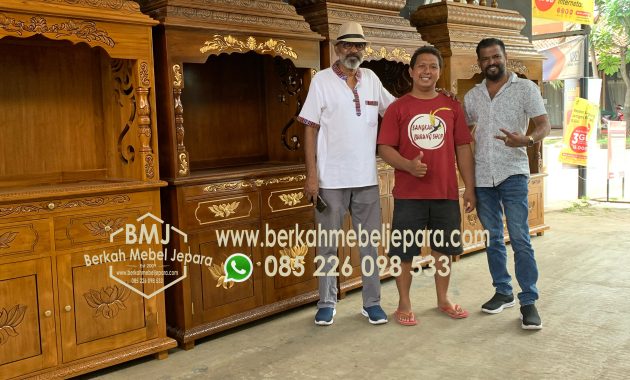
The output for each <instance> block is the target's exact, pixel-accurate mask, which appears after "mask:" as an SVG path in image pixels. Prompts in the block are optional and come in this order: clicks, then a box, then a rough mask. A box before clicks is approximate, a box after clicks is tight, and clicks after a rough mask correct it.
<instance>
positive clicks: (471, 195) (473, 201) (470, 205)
mask: <svg viewBox="0 0 630 380" xmlns="http://www.w3.org/2000/svg"><path fill="white" fill-rule="evenodd" d="M476 206H477V197H476V196H475V189H474V188H472V189H471V188H468V187H467V188H466V190H464V211H466V213H469V212H472V211H473V210H474V209H475V207H476Z"/></svg>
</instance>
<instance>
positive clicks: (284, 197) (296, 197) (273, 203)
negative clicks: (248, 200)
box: [262, 187, 313, 217]
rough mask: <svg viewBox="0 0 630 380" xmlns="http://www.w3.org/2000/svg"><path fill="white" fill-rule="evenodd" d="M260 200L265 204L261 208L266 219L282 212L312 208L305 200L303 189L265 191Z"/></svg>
mask: <svg viewBox="0 0 630 380" xmlns="http://www.w3.org/2000/svg"><path fill="white" fill-rule="evenodd" d="M262 199H263V200H264V201H265V202H266V203H265V204H264V206H263V215H264V216H266V217H269V216H274V215H277V214H278V213H280V212H283V211H291V212H295V211H296V210H300V209H304V210H306V209H308V208H312V207H313V205H312V204H311V203H310V202H309V201H308V200H307V199H306V196H305V195H304V188H303V187H291V188H289V189H282V190H266V191H263V193H262Z"/></svg>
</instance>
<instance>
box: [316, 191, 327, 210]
mask: <svg viewBox="0 0 630 380" xmlns="http://www.w3.org/2000/svg"><path fill="white" fill-rule="evenodd" d="M326 207H328V205H327V204H326V202H324V200H323V199H322V197H321V196H320V195H319V194H318V195H317V203H315V208H316V209H317V211H319V212H324V210H326Z"/></svg>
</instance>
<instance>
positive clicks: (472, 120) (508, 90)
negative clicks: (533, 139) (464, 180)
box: [464, 73, 547, 187]
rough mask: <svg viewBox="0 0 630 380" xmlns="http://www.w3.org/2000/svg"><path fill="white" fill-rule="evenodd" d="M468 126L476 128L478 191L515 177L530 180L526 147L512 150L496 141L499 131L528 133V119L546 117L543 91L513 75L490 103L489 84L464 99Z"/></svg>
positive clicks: (472, 91) (480, 86)
mask: <svg viewBox="0 0 630 380" xmlns="http://www.w3.org/2000/svg"><path fill="white" fill-rule="evenodd" d="M464 108H465V111H466V121H467V122H468V125H475V126H476V128H475V133H474V140H475V182H476V186H477V187H493V186H497V185H499V184H500V183H501V182H503V181H505V180H506V179H507V178H508V177H510V176H512V175H516V174H524V175H526V176H529V161H528V159H527V150H526V148H525V147H518V148H512V147H508V146H505V143H504V142H503V141H501V140H498V139H496V138H495V136H503V135H504V134H503V132H501V131H500V130H499V129H500V128H503V129H506V130H508V131H510V132H518V133H521V134H525V133H527V126H528V124H529V119H531V118H534V117H536V116H540V115H544V114H546V113H547V111H546V110H545V105H544V103H543V99H542V96H541V95H540V90H539V88H538V86H536V84H535V83H534V82H532V81H530V80H528V79H522V78H519V77H518V76H517V75H516V74H515V73H510V78H509V80H508V81H507V82H506V83H505V84H504V85H503V87H501V89H500V90H499V92H497V94H496V95H495V96H494V98H493V99H490V94H489V93H488V88H487V87H486V80H485V79H484V80H483V82H481V83H480V84H478V85H476V86H475V87H474V88H473V89H472V90H470V91H469V92H468V93H467V94H466V96H465V97H464Z"/></svg>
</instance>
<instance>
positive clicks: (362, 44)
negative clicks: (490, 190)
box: [339, 42, 367, 51]
mask: <svg viewBox="0 0 630 380" xmlns="http://www.w3.org/2000/svg"><path fill="white" fill-rule="evenodd" d="M339 45H341V47H342V48H344V49H345V50H350V49H352V48H355V49H357V50H358V51H362V50H365V46H366V45H367V44H366V43H365V42H340V43H339Z"/></svg>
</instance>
